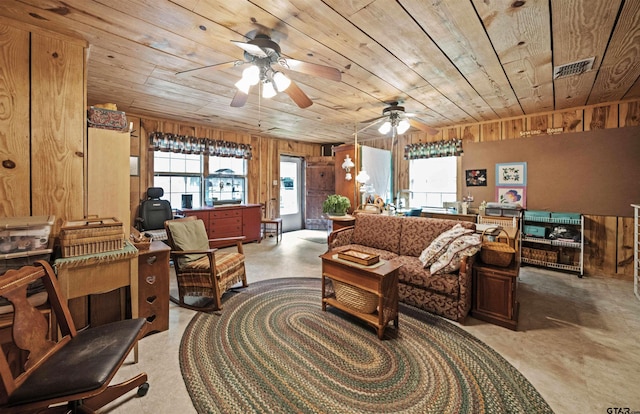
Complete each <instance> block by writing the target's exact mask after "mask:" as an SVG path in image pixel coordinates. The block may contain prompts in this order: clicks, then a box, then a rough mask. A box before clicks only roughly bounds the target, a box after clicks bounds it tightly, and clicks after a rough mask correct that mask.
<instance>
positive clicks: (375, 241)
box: [351, 214, 407, 254]
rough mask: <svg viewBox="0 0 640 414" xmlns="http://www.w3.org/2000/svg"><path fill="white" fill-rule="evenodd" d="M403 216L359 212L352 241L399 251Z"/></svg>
mask: <svg viewBox="0 0 640 414" xmlns="http://www.w3.org/2000/svg"><path fill="white" fill-rule="evenodd" d="M403 220H407V219H403V218H402V217H394V216H384V215H381V214H357V215H356V222H355V230H354V231H353V236H352V238H351V243H353V244H361V245H363V246H368V247H373V248H374V249H380V250H386V251H389V252H392V253H396V254H397V253H398V249H399V247H400V225H401V223H402V221H403Z"/></svg>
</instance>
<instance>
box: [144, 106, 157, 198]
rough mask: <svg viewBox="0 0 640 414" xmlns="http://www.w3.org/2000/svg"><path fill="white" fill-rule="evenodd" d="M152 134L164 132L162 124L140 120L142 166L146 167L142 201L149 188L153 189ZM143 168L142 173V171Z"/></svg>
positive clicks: (149, 120)
mask: <svg viewBox="0 0 640 414" xmlns="http://www.w3.org/2000/svg"><path fill="white" fill-rule="evenodd" d="M152 132H162V122H160V121H158V120H154V119H146V118H141V119H140V165H142V166H144V171H145V173H144V175H142V173H141V174H140V187H141V190H142V193H141V194H140V200H143V199H145V198H146V197H147V194H146V192H147V188H149V187H153V185H154V182H153V148H152V147H151V143H150V140H149V135H150V134H151V133H152ZM142 168H143V167H141V171H142Z"/></svg>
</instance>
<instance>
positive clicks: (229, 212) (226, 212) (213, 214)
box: [211, 209, 242, 219]
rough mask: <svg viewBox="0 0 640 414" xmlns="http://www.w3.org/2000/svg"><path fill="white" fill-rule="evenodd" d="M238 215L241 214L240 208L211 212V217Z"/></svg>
mask: <svg viewBox="0 0 640 414" xmlns="http://www.w3.org/2000/svg"><path fill="white" fill-rule="evenodd" d="M240 216H242V211H240V209H231V210H214V211H212V212H211V217H212V218H214V219H223V218H227V217H240Z"/></svg>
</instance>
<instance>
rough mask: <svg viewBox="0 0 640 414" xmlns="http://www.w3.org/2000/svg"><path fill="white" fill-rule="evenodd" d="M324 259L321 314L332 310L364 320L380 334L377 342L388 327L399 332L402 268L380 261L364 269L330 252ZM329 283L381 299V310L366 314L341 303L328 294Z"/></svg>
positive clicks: (333, 294)
mask: <svg viewBox="0 0 640 414" xmlns="http://www.w3.org/2000/svg"><path fill="white" fill-rule="evenodd" d="M320 258H321V259H322V310H323V311H326V310H327V305H330V306H333V307H335V308H337V309H340V310H341V311H343V312H346V313H348V314H350V315H353V316H355V317H357V318H359V319H362V320H363V321H365V322H366V323H368V324H369V325H372V326H373V327H374V328H376V329H377V331H378V338H380V339H382V337H383V336H384V329H385V328H386V326H387V324H388V323H389V322H391V321H393V324H394V326H395V327H396V328H398V269H399V268H400V266H402V265H401V264H394V263H392V262H389V261H384V260H381V261H380V263H376V264H374V265H371V266H363V265H359V264H357V263H351V262H348V261H346V260H342V259H339V258H338V254H337V253H336V252H327V253H325V254H323V255H321V256H320ZM327 279H331V280H336V281H339V282H343V283H346V284H348V285H351V286H355V287H357V288H359V289H362V290H364V291H366V292H369V293H372V294H374V295H376V296H377V297H378V306H377V309H376V310H375V311H374V312H373V313H363V312H360V311H358V310H356V309H354V308H353V307H350V306H348V305H347V304H344V303H341V302H339V301H338V300H337V299H336V297H335V292H329V293H327Z"/></svg>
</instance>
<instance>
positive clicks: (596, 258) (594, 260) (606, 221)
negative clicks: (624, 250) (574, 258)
mask: <svg viewBox="0 0 640 414" xmlns="http://www.w3.org/2000/svg"><path fill="white" fill-rule="evenodd" d="M617 227H618V220H617V218H616V217H611V216H592V215H586V216H585V220H584V239H585V243H586V244H585V252H584V269H585V273H586V274H588V275H603V274H604V275H614V274H615V273H616V267H617V266H616V254H617V250H618V246H617Z"/></svg>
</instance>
